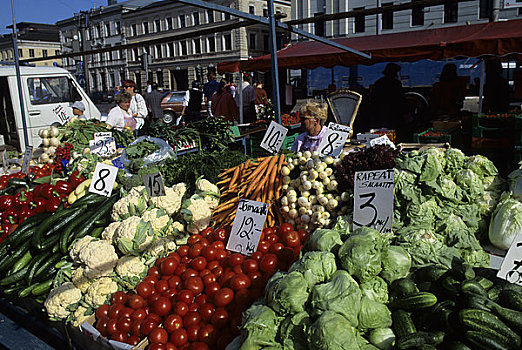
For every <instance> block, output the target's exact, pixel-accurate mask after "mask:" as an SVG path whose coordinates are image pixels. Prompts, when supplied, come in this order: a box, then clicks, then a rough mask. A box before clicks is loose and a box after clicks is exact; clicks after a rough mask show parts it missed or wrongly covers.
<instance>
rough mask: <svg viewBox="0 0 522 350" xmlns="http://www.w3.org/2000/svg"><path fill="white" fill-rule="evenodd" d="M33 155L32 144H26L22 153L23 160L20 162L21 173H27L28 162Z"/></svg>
mask: <svg viewBox="0 0 522 350" xmlns="http://www.w3.org/2000/svg"><path fill="white" fill-rule="evenodd" d="M32 156H33V146H27V148H26V149H25V154H24V162H23V163H22V173H24V174H27V173H28V172H29V163H30V162H31V157H32Z"/></svg>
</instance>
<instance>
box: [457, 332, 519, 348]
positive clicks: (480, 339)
mask: <svg viewBox="0 0 522 350" xmlns="http://www.w3.org/2000/svg"><path fill="white" fill-rule="evenodd" d="M464 336H465V338H466V339H467V340H468V341H469V342H470V343H471V344H472V345H473V349H480V350H509V349H513V348H512V347H510V346H509V345H506V344H503V343H501V342H499V341H498V339H495V338H492V337H490V336H489V335H486V334H484V333H483V332H480V331H467V332H466V333H465V335H464Z"/></svg>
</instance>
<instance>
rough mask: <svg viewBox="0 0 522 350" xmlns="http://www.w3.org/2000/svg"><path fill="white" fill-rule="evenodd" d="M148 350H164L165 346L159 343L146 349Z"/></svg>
mask: <svg viewBox="0 0 522 350" xmlns="http://www.w3.org/2000/svg"><path fill="white" fill-rule="evenodd" d="M148 349H149V350H166V349H167V346H166V345H165V344H160V343H152V344H150V345H149V347H148Z"/></svg>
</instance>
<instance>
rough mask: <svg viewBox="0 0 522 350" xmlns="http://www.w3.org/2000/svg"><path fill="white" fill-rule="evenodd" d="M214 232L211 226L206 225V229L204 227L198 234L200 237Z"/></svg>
mask: <svg viewBox="0 0 522 350" xmlns="http://www.w3.org/2000/svg"><path fill="white" fill-rule="evenodd" d="M213 233H214V229H213V228H212V227H207V228H206V229H204V230H203V231H201V232H200V235H201V236H202V237H205V238H206V237H209V236H211V235H212V234H213Z"/></svg>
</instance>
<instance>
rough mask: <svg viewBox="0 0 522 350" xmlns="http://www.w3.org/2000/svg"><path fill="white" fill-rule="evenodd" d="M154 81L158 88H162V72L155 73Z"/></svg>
mask: <svg viewBox="0 0 522 350" xmlns="http://www.w3.org/2000/svg"><path fill="white" fill-rule="evenodd" d="M156 81H157V82H158V86H161V87H163V72H162V71H161V70H159V71H157V72H156Z"/></svg>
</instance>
